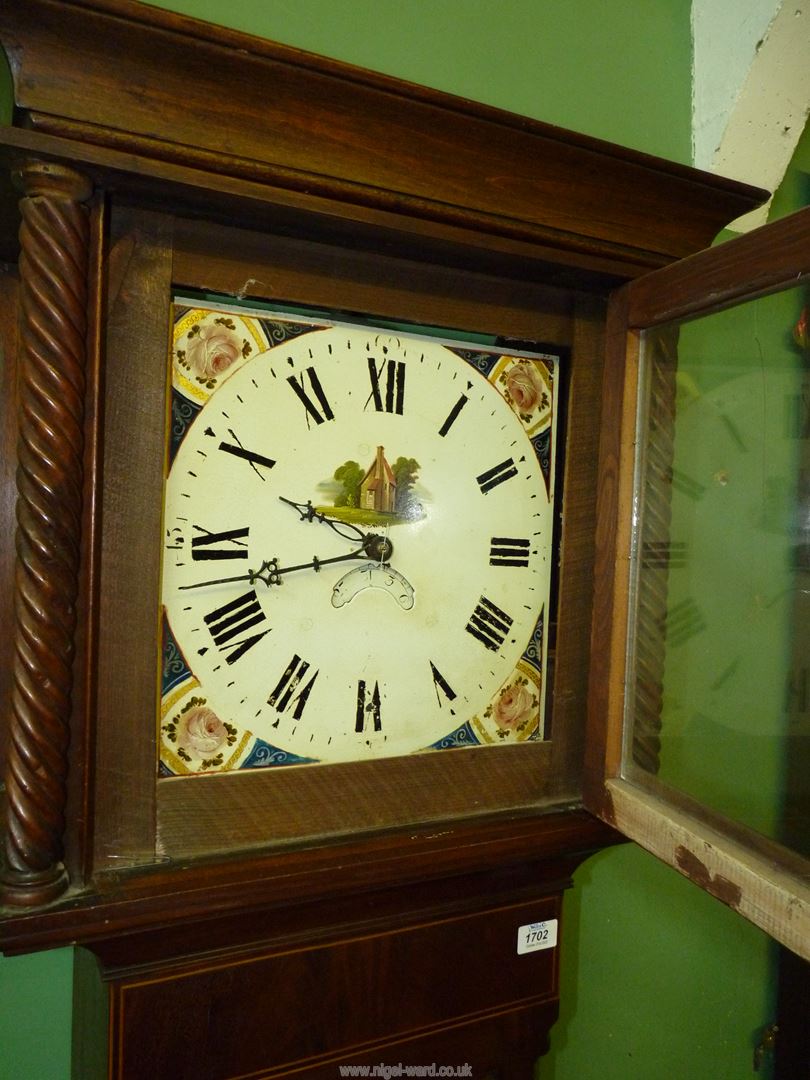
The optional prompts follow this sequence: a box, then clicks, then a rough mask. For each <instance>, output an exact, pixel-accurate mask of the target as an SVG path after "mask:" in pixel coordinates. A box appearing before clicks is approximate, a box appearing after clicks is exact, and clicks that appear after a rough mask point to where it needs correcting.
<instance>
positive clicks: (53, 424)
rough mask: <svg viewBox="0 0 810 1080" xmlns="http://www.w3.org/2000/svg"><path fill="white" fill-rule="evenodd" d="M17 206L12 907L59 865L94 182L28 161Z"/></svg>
mask: <svg viewBox="0 0 810 1080" xmlns="http://www.w3.org/2000/svg"><path fill="white" fill-rule="evenodd" d="M16 179H17V180H18V182H19V185H20V187H21V188H22V191H23V193H24V197H23V198H22V200H21V202H20V208H21V212H22V225H21V227H20V245H21V255H20V267H19V268H20V320H21V321H20V362H19V378H18V385H19V391H18V431H19V436H18V458H17V462H18V464H17V537H16V547H17V564H16V575H15V583H14V587H15V612H14V613H15V625H14V682H13V691H12V715H11V718H10V724H9V728H10V737H9V748H8V762H7V767H6V819H7V820H6V834H5V838H4V839H5V865H4V868H3V872H2V878H1V879H0V880H1V882H2V897H3V902H4V903H6V904H10V905H15V906H33V905H37V904H43V903H47V902H48V901H50V900H53V899H54V898H55V897H56V896H58V895H59V894H60V893H62V892H63V891H64V890H65V888H66V887H67V885H68V877H67V872H66V870H65V868H64V866H63V864H62V854H63V852H62V839H63V834H64V825H65V802H66V781H67V771H68V757H67V752H68V741H69V721H70V706H71V690H72V661H73V651H74V636H75V629H76V595H77V588H78V572H79V552H80V534H81V515H82V454H83V443H84V439H83V418H84V388H85V328H86V307H87V258H88V243H89V223H88V212H87V208H86V207H85V206H83V205H82V204H83V203H84V202H86V200H87V199H88V198H89V197H90V194H91V190H92V189H91V185H90V182H89V181H88V180H87V179H86V178H85V177H83V176H82V175H80V174H79V173H77V172H75V171H74V170H73V169H70V168H68V167H66V166H62V165H55V164H50V163H47V162H39V161H30V162H26V163H25V164H24V165H22V166H21V167H20V168H19V170H18V173H17V176H16Z"/></svg>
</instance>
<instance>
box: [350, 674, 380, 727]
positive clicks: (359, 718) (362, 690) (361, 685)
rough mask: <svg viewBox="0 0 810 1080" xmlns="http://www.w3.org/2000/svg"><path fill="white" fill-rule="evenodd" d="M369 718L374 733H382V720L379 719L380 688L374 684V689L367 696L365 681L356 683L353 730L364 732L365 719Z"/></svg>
mask: <svg viewBox="0 0 810 1080" xmlns="http://www.w3.org/2000/svg"><path fill="white" fill-rule="evenodd" d="M367 717H368V718H369V719H370V720H371V721H372V723H373V726H374V730H375V731H382V719H381V717H380V687H379V684H378V683H376V682H375V683H374V689H373V690H372V692H371V695H370V696H369V693H368V688H367V687H366V682H365V679H360V680H359V681H358V683H357V713H356V716H355V722H354V730H355V731H365V730H366V718H367Z"/></svg>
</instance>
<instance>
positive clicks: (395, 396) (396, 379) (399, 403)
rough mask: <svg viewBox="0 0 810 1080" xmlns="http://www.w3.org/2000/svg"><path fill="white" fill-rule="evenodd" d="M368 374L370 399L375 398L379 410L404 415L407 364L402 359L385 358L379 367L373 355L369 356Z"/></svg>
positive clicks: (375, 404) (375, 406) (376, 407)
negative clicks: (383, 382) (383, 378)
mask: <svg viewBox="0 0 810 1080" xmlns="http://www.w3.org/2000/svg"><path fill="white" fill-rule="evenodd" d="M383 371H384V372H385V399H383V395H382V386H381V380H382V374H383ZM368 376H369V378H370V379H371V393H370V394H369V396H368V401H366V405H368V403H369V401H371V399H372V398H374V408H375V409H376V410H377V412H387V413H396V414H397V415H398V416H402V407H403V405H404V404H405V364H404V363H403V362H402V361H401V360H383V361H382V363H381V364H380V366H379V367H377V361H376V360H375V359H374V357H373V356H370V357H369V358H368Z"/></svg>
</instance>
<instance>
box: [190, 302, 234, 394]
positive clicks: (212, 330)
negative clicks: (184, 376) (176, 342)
mask: <svg viewBox="0 0 810 1080" xmlns="http://www.w3.org/2000/svg"><path fill="white" fill-rule="evenodd" d="M250 352H252V348H251V345H250V342H248V341H247V340H244V341H242V340H240V338H239V336H238V334H237V333H236V324H235V323H234V321H233V319H230V318H227V317H224V316H221V317H219V318H217V319H214V321H213V322H210V323H195V324H194V326H192V327H191V329H190V330H189V331H188V334H187V335H186V347H185V349H180V348H178V350H177V359H178V361H179V363H180V364H181V366H182V367H184V368H185V369H186V370H187V371H190V372H192V373H193V375H194V377H195V379H196V380H197V382H200V383H203V384H204V385H205V386H206V387H208V389H209V390H211V389H213V388H214V386H215V385H216V381H217V379H218V378H219V377H220V376H222V375H224V374H225V372H226V371H227V370H228V369H229V368H230V367H231V366H232V365H233V364H234V363H236V361H237V360H241V359H243V358H244V357H246V356H248V354H249V353H250Z"/></svg>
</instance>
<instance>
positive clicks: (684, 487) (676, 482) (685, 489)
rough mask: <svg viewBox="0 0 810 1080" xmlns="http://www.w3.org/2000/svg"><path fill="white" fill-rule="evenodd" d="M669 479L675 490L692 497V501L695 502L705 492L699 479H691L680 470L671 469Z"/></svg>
mask: <svg viewBox="0 0 810 1080" xmlns="http://www.w3.org/2000/svg"><path fill="white" fill-rule="evenodd" d="M670 480H671V482H672V486H673V488H674V489H675V490H676V491H680V493H681V495H685V496H686V497H687V498H688V499H692V501H693V502H697V501H698V499H700V498H702V497H703V495H705V494H706V485H705V484H701V483H700V481H699V480H693V479H692V477H691V476H687V474H686V473H684V472H680V471H679V470H678V469H673V470H672V475H671V477H670Z"/></svg>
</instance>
